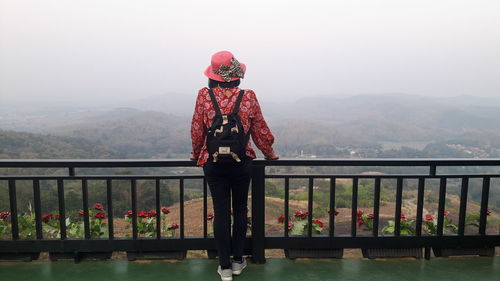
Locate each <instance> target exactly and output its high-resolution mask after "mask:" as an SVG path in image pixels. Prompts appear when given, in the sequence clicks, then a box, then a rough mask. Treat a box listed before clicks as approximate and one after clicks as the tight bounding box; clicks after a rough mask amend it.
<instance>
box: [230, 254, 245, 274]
mask: <svg viewBox="0 0 500 281" xmlns="http://www.w3.org/2000/svg"><path fill="white" fill-rule="evenodd" d="M245 267H247V260H246V259H245V257H242V262H241V263H238V262H235V261H233V262H232V263H231V268H232V269H233V274H234V275H240V274H241V272H242V271H243V269H244V268H245Z"/></svg>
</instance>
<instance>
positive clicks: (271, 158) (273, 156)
mask: <svg viewBox="0 0 500 281" xmlns="http://www.w3.org/2000/svg"><path fill="white" fill-rule="evenodd" d="M278 159H280V157H279V155H278V154H274V153H273V155H271V156H269V157H266V160H278Z"/></svg>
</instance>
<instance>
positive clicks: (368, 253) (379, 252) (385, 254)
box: [361, 248, 423, 259]
mask: <svg viewBox="0 0 500 281" xmlns="http://www.w3.org/2000/svg"><path fill="white" fill-rule="evenodd" d="M361 251H362V252H363V257H364V258H369V259H374V258H403V257H415V258H422V256H423V255H422V248H372V249H361Z"/></svg>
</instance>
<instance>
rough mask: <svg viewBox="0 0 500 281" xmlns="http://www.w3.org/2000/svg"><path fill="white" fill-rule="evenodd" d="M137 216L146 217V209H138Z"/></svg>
mask: <svg viewBox="0 0 500 281" xmlns="http://www.w3.org/2000/svg"><path fill="white" fill-rule="evenodd" d="M137 216H138V217H140V218H147V217H148V216H149V214H148V212H146V211H139V213H137Z"/></svg>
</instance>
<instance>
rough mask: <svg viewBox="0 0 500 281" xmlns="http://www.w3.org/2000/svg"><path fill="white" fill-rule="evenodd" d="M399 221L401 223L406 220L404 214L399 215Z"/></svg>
mask: <svg viewBox="0 0 500 281" xmlns="http://www.w3.org/2000/svg"><path fill="white" fill-rule="evenodd" d="M401 220H402V221H405V220H406V216H405V214H403V213H401Z"/></svg>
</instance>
